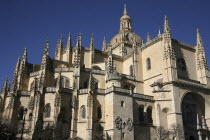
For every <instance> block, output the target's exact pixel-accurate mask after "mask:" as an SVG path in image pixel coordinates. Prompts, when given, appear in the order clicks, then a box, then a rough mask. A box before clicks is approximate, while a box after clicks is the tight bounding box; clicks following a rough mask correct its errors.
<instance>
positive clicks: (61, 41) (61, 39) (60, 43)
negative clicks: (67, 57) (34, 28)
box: [59, 35, 63, 48]
mask: <svg viewBox="0 0 210 140" xmlns="http://www.w3.org/2000/svg"><path fill="white" fill-rule="evenodd" d="M59 45H60V47H61V48H63V36H62V35H61V38H60V41H59Z"/></svg>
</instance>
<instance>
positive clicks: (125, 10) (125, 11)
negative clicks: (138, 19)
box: [123, 4, 128, 15]
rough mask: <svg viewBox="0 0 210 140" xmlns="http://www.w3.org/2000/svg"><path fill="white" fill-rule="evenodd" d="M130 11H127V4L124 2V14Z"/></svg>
mask: <svg viewBox="0 0 210 140" xmlns="http://www.w3.org/2000/svg"><path fill="white" fill-rule="evenodd" d="M127 14H128V12H127V9H126V4H124V12H123V15H127Z"/></svg>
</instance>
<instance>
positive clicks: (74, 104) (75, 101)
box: [72, 96, 78, 109]
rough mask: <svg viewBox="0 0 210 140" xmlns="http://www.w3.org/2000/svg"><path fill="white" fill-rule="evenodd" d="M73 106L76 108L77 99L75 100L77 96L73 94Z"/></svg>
mask: <svg viewBox="0 0 210 140" xmlns="http://www.w3.org/2000/svg"><path fill="white" fill-rule="evenodd" d="M72 106H73V108H75V109H76V108H78V100H77V97H76V96H74V99H73V104H72Z"/></svg>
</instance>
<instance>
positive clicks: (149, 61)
mask: <svg viewBox="0 0 210 140" xmlns="http://www.w3.org/2000/svg"><path fill="white" fill-rule="evenodd" d="M150 69H151V60H150V58H147V70H150Z"/></svg>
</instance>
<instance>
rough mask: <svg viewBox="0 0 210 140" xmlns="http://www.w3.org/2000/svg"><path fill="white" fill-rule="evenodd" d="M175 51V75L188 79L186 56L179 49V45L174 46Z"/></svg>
mask: <svg viewBox="0 0 210 140" xmlns="http://www.w3.org/2000/svg"><path fill="white" fill-rule="evenodd" d="M174 48H175V51H176V54H177V56H176V65H177V75H178V76H180V77H183V78H187V79H190V75H189V69H188V66H187V65H186V61H185V60H186V58H185V56H184V54H183V52H182V50H181V47H180V46H176V47H174Z"/></svg>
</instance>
